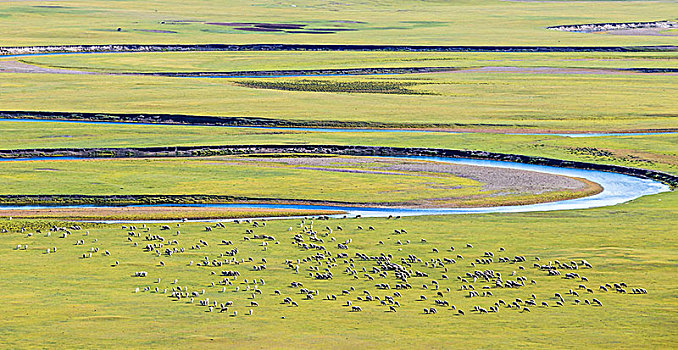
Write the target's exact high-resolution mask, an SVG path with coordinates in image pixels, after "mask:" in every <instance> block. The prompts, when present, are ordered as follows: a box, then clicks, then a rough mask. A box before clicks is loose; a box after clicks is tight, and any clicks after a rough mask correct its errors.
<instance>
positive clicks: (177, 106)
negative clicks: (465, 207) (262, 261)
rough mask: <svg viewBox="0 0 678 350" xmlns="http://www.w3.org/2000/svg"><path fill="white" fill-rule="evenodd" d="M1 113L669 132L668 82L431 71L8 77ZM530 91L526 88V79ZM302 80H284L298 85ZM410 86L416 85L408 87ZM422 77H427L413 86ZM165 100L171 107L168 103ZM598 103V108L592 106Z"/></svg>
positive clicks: (672, 101)
mask: <svg viewBox="0 0 678 350" xmlns="http://www.w3.org/2000/svg"><path fill="white" fill-rule="evenodd" d="M5 77H6V78H8V79H3V80H2V81H0V88H1V89H2V90H3V105H2V107H3V109H4V110H29V111H30V110H50V111H62V112H95V113H107V112H108V113H178V114H196V115H219V116H242V117H268V118H276V119H289V120H330V121H332V120H339V121H374V122H388V123H394V124H398V123H401V124H402V123H415V124H423V125H427V124H430V123H441V124H446V125H450V127H465V128H474V127H475V128H478V127H489V128H508V129H512V128H532V129H556V130H558V129H560V130H635V129H657V128H675V125H676V116H675V110H676V107H677V106H676V102H675V99H671V98H669V96H667V91H670V90H671V88H672V87H673V85H674V82H675V77H673V76H647V75H595V74H592V75H570V74H562V75H560V74H558V75H540V74H534V75H526V74H521V73H447V74H443V73H436V74H427V75H425V77H422V76H419V75H401V76H394V77H389V76H380V77H369V78H367V77H339V78H328V77H323V78H316V79H315V80H319V81H337V82H344V83H348V84H350V83H352V82H364V81H376V82H380V81H391V79H394V80H395V81H403V82H409V81H415V82H421V83H422V85H420V86H417V85H414V86H411V87H408V89H414V90H415V91H418V90H420V91H426V92H431V93H435V95H396V94H351V93H343V92H339V93H335V92H305V91H280V90H268V89H252V88H247V87H240V86H237V85H236V84H235V83H234V82H233V81H231V79H209V78H204V79H193V78H161V77H127V76H90V75H55V74H6V75H5ZM527 78H529V79H530V84H529V85H525V84H524V82H525V79H527ZM300 79H305V80H308V78H284V79H276V80H275V81H278V80H281V81H291V82H294V81H297V80H300ZM415 79H416V80H415ZM418 79H425V80H418ZM168 101H172V103H167V102H168ZM592 106H595V107H592Z"/></svg>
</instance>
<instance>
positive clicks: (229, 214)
mask: <svg viewBox="0 0 678 350" xmlns="http://www.w3.org/2000/svg"><path fill="white" fill-rule="evenodd" d="M342 213H343V212H341V211H331V210H328V211H321V210H295V209H262V208H242V209H238V208H206V207H108V208H56V207H55V208H54V209H47V210H43V209H23V210H15V209H11V210H1V209H0V217H3V218H7V217H11V218H12V220H17V219H18V220H27V219H31V221H28V225H30V222H33V221H34V220H33V219H42V220H46V221H49V220H70V221H75V220H77V221H112V220H126V221H130V220H132V221H134V220H137V221H144V220H184V219H188V220H205V219H209V220H214V219H234V218H235V219H237V218H260V217H294V216H314V215H315V216H318V215H335V214H342ZM48 228H49V227H48Z"/></svg>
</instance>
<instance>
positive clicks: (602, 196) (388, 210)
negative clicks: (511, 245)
mask: <svg viewBox="0 0 678 350" xmlns="http://www.w3.org/2000/svg"><path fill="white" fill-rule="evenodd" d="M383 158H390V159H418V160H426V161H434V162H443V163H451V164H463V165H476V166H485V167H494V168H506V169H520V170H527V171H536V172H543V173H549V174H556V175H564V176H573V177H579V178H584V179H587V180H589V181H592V182H596V183H598V184H600V185H601V186H602V187H603V191H602V192H600V193H599V194H596V195H593V196H589V197H584V198H577V199H569V200H563V201H557V202H550V203H539V204H531V205H516V206H501V207H484V208H393V207H377V206H374V207H351V206H334V205H294V204H196V205H166V204H160V205H133V206H132V207H152V206H184V207H186V206H189V207H190V206H194V207H213V208H268V209H310V210H340V211H344V212H345V213H346V214H341V215H332V217H343V216H344V215H348V216H356V215H361V216H363V217H387V216H389V215H393V216H397V215H400V216H418V215H450V214H487V213H519V212H535V211H554V210H572V209H587V208H596V207H604V206H611V205H617V204H621V203H625V202H628V201H630V200H633V199H636V198H639V197H642V196H647V195H652V194H658V193H662V192H666V191H669V190H670V188H669V186H668V185H665V184H663V183H660V182H657V181H653V180H649V179H642V178H637V177H633V176H628V175H623V174H618V173H611V172H603V171H597V170H582V169H570V168H559V167H552V166H545V165H534V164H522V163H512V162H502V161H494V160H478V159H466V158H443V157H383ZM58 159H67V160H72V159H82V158H73V157H60V158H56V159H55V158H25V159H4V160H2V161H3V162H24V161H40V160H58ZM61 207H62V208H85V207H96V206H92V205H73V206H61ZM49 208H55V207H54V206H2V207H0V209H49ZM260 219H277V218H260ZM189 221H190V220H189ZM197 221H206V220H197ZM212 221H215V220H212ZM216 221H232V220H230V219H224V220H216ZM105 222H110V223H118V222H165V221H154V220H141V221H124V220H122V221H118V220H116V221H105Z"/></svg>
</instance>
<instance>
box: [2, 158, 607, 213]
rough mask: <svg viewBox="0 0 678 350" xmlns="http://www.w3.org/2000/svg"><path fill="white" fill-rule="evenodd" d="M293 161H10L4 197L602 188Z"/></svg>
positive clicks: (357, 195) (407, 200)
mask: <svg viewBox="0 0 678 350" xmlns="http://www.w3.org/2000/svg"><path fill="white" fill-rule="evenodd" d="M285 156H286V157H290V156H289V155H285ZM292 157H293V158H291V159H290V158H271V155H268V156H267V157H265V158H260V157H256V155H254V156H245V157H197V158H189V159H182V158H170V159H162V158H146V159H84V160H73V159H72V160H38V161H21V162H3V163H0V166H1V167H2V173H1V174H0V181H2V183H3V188H2V190H0V195H36V194H40V195H84V196H92V195H109V196H110V195H119V196H127V195H132V196H134V195H142V196H164V195H167V196H172V195H182V196H189V197H190V196H196V195H198V196H199V195H207V196H219V195H222V196H234V197H245V198H251V199H255V200H256V199H259V201H264V202H270V201H272V200H279V201H285V200H292V201H302V202H303V201H314V202H326V203H333V202H334V203H348V204H351V205H374V204H379V205H398V206H433V207H436V206H438V207H441V206H455V207H468V206H495V205H511V204H527V203H538V202H547V201H554V200H562V199H566V198H575V197H583V196H587V195H590V194H592V193H597V192H600V186H597V185H594V184H591V183H587V182H582V181H580V180H575V179H570V178H566V177H558V176H543V175H542V176H537V175H535V174H531V173H530V172H522V171H508V170H503V171H496V170H493V169H491V168H484V169H483V170H480V171H481V172H482V174H479V173H478V172H479V170H477V169H476V168H475V167H462V166H456V167H449V166H447V167H446V166H444V165H441V164H436V163H434V162H425V161H416V160H398V159H388V158H386V159H379V158H370V157H331V158H327V157H323V158H320V159H304V158H300V159H297V158H294V157H295V156H294V155H292ZM198 196H196V197H198ZM207 200H209V198H208V199H207ZM202 201H204V200H201V199H196V202H197V203H201V202H202ZM189 202H190V201H189ZM181 203H185V202H181ZM36 204H38V203H36ZM88 204H89V203H88Z"/></svg>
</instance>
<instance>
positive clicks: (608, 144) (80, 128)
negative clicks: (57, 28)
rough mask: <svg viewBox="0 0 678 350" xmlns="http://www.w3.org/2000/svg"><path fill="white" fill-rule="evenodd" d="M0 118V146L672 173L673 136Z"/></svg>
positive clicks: (677, 161) (677, 166)
mask: <svg viewBox="0 0 678 350" xmlns="http://www.w3.org/2000/svg"><path fill="white" fill-rule="evenodd" d="M0 123H1V124H0V126H2V127H0V149H21V148H88V147H152V146H199V145H229V144H231V145H232V144H306V143H308V144H337V145H366V146H397V147H442V148H452V149H469V150H485V151H492V152H500V153H513V154H525V155H531V156H546V157H552V158H558V159H567V160H579V161H586V162H597V163H610V164H617V165H626V166H632V167H640V168H649V169H656V170H662V171H668V172H672V173H678V147H677V146H676V145H678V135H676V134H664V135H644V136H633V135H629V136H609V137H582V138H570V137H561V136H549V135H503V134H488V133H460V134H454V133H425V132H422V133H407V134H402V133H389V132H370V133H360V132H345V133H344V132H341V133H336V132H304V131H293V130H289V131H286V130H271V129H256V128H255V129H240V128H223V127H204V126H179V125H171V126H170V125H132V124H113V125H98V124H78V123H57V122H40V123H30V122H13V121H2V122H0ZM15 135H21V140H16V138H15ZM405 136H406V137H405ZM587 149H588V150H587ZM594 149H596V150H600V151H601V152H595V151H594Z"/></svg>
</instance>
